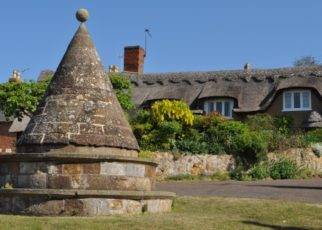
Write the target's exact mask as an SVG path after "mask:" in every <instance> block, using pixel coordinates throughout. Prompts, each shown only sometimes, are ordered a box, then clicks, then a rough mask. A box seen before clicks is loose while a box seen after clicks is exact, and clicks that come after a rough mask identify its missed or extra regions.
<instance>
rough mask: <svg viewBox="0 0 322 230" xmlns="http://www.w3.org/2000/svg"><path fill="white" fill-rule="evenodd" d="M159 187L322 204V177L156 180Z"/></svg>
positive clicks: (189, 192) (199, 193) (194, 193)
mask: <svg viewBox="0 0 322 230" xmlns="http://www.w3.org/2000/svg"><path fill="white" fill-rule="evenodd" d="M156 187H157V190H165V191H171V192H176V193H177V195H180V196H225V197H247V198H263V199H281V200H291V201H301V202H309V203H321V204H322V179H310V180H276V181H259V182H240V181H224V182H215V181H191V182H190V181H178V182H172V181H171V182H160V183H157V186H156Z"/></svg>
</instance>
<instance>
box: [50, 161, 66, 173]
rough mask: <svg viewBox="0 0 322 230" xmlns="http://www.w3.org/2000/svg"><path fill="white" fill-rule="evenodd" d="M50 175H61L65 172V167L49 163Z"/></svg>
mask: <svg viewBox="0 0 322 230" xmlns="http://www.w3.org/2000/svg"><path fill="white" fill-rule="evenodd" d="M47 172H48V174H52V175H55V174H61V173H62V172H63V166H62V165H61V164H55V163H48V165H47Z"/></svg>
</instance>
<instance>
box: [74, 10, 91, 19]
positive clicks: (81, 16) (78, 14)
mask: <svg viewBox="0 0 322 230" xmlns="http://www.w3.org/2000/svg"><path fill="white" fill-rule="evenodd" d="M88 17H89V13H88V11H87V10H86V9H79V10H77V12H76V18H77V20H78V21H80V22H86V21H87V19H88Z"/></svg>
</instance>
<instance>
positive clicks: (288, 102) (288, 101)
mask: <svg viewBox="0 0 322 230" xmlns="http://www.w3.org/2000/svg"><path fill="white" fill-rule="evenodd" d="M306 110H311V91H310V90H290V91H285V92H284V93H283V111H306Z"/></svg>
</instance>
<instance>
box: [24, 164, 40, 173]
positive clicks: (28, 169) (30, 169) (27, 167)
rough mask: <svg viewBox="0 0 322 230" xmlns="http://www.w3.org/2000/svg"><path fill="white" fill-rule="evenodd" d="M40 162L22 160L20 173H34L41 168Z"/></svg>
mask: <svg viewBox="0 0 322 230" xmlns="http://www.w3.org/2000/svg"><path fill="white" fill-rule="evenodd" d="M38 165H39V163H38V162H20V164H19V166H20V167H19V173H21V174H34V173H36V172H37V170H38V169H39V167H38Z"/></svg>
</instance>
